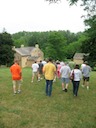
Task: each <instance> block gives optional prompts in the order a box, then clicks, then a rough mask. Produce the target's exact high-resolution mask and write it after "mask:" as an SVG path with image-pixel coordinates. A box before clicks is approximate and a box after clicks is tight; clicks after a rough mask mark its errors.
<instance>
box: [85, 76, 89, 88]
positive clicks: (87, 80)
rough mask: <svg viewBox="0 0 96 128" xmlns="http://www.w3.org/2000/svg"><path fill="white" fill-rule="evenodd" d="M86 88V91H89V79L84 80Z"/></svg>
mask: <svg viewBox="0 0 96 128" xmlns="http://www.w3.org/2000/svg"><path fill="white" fill-rule="evenodd" d="M86 87H87V90H89V77H87V78H86Z"/></svg>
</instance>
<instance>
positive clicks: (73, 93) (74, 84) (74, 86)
mask: <svg viewBox="0 0 96 128" xmlns="http://www.w3.org/2000/svg"><path fill="white" fill-rule="evenodd" d="M72 84H73V95H74V96H75V83H74V81H72Z"/></svg>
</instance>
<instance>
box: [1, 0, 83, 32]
mask: <svg viewBox="0 0 96 128" xmlns="http://www.w3.org/2000/svg"><path fill="white" fill-rule="evenodd" d="M61 1H62V2H60V3H58V4H49V3H48V2H46V1H45V0H0V32H2V30H3V28H5V29H6V31H7V32H8V33H11V34H13V33H16V32H19V31H31V32H32V31H50V30H51V31H53V30H56V31H58V30H70V31H71V32H75V33H76V32H79V31H84V29H85V26H84V23H83V20H84V19H83V18H81V16H82V15H83V14H84V13H85V12H84V11H83V8H81V7H80V6H79V5H78V6H75V5H74V6H71V7H70V6H69V4H68V1H67V0H61Z"/></svg>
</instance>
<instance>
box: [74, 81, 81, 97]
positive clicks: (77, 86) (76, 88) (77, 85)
mask: <svg viewBox="0 0 96 128" xmlns="http://www.w3.org/2000/svg"><path fill="white" fill-rule="evenodd" d="M79 83H80V81H76V82H75V94H76V96H77V94H78V89H79Z"/></svg>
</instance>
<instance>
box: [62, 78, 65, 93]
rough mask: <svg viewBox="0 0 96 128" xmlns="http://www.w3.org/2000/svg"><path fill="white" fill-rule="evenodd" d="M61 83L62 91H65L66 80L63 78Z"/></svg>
mask: <svg viewBox="0 0 96 128" xmlns="http://www.w3.org/2000/svg"><path fill="white" fill-rule="evenodd" d="M61 82H62V90H63V91H65V86H64V78H61Z"/></svg>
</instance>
